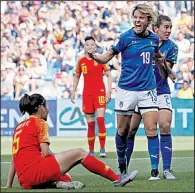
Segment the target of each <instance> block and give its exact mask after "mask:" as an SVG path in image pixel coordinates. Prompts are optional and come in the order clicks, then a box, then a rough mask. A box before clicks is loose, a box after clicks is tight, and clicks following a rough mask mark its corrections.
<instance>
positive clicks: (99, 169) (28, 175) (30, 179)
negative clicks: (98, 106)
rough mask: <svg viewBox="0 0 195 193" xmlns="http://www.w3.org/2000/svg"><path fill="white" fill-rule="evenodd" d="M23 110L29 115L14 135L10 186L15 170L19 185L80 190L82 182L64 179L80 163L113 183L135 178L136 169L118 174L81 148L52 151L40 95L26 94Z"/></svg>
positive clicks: (44, 105)
mask: <svg viewBox="0 0 195 193" xmlns="http://www.w3.org/2000/svg"><path fill="white" fill-rule="evenodd" d="M19 108H20V111H21V113H23V114H25V113H26V112H27V113H28V114H29V115H30V116H29V118H28V119H26V120H25V121H22V122H20V123H19V124H18V125H17V126H16V129H15V131H14V134H13V143H12V154H13V160H12V162H11V165H10V170H9V175H8V181H7V188H11V187H12V183H13V179H14V176H15V173H16V174H17V177H18V181H19V183H20V185H21V186H22V187H23V188H25V189H33V188H51V187H52V188H61V189H77V188H82V187H83V186H84V185H83V184H82V183H81V182H77V181H75V182H74V181H73V182H72V181H71V180H69V182H68V180H67V179H65V180H64V177H63V176H64V174H66V173H67V172H68V171H69V170H70V169H71V168H73V167H74V166H76V165H77V164H79V163H80V164H82V165H83V166H84V167H85V168H86V169H88V170H89V171H91V172H93V173H95V174H98V175H101V176H102V177H104V178H107V179H109V180H110V181H112V182H113V184H114V186H124V185H126V184H127V183H128V182H131V181H132V180H134V179H135V177H136V175H137V173H138V172H137V171H136V170H135V171H133V172H132V173H128V174H126V175H118V174H116V173H115V172H114V171H113V170H112V169H111V168H110V167H109V166H107V165H106V164H104V163H103V162H101V161H100V160H98V159H96V158H95V157H94V156H91V155H90V154H88V153H87V152H85V151H84V150H83V149H81V148H77V149H72V150H67V151H62V152H60V153H53V152H52V151H51V150H50V148H49V144H50V142H49V136H48V125H47V122H46V121H47V116H48V112H49V110H48V107H47V103H46V100H45V98H44V97H43V96H42V95H40V94H33V95H31V96H29V95H27V94H25V95H24V96H23V97H22V98H21V99H20V102H19Z"/></svg>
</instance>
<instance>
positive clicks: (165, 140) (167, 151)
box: [160, 134, 172, 170]
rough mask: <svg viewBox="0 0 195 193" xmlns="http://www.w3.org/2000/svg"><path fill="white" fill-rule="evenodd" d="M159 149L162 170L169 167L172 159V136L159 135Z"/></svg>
mask: <svg viewBox="0 0 195 193" xmlns="http://www.w3.org/2000/svg"><path fill="white" fill-rule="evenodd" d="M160 149H161V154H162V161H163V170H166V169H170V167H171V159H172V137H171V135H170V134H168V135H160Z"/></svg>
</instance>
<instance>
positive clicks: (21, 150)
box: [12, 116, 61, 189]
mask: <svg viewBox="0 0 195 193" xmlns="http://www.w3.org/2000/svg"><path fill="white" fill-rule="evenodd" d="M40 143H49V139H48V125H47V123H46V121H44V120H42V119H39V118H37V117H35V116H30V117H29V119H27V120H25V121H23V122H21V123H19V124H18V126H17V127H16V129H15V132H14V135H13V144H12V153H13V161H14V166H15V170H16V174H17V176H18V181H19V183H20V185H21V186H22V187H23V188H26V189H30V188H32V186H33V185H38V184H42V183H45V182H47V181H51V180H54V181H55V180H60V179H61V174H60V167H59V164H58V162H57V161H56V159H55V157H54V156H49V157H46V158H45V157H43V156H42V154H41V149H40Z"/></svg>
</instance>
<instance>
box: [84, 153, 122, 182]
mask: <svg viewBox="0 0 195 193" xmlns="http://www.w3.org/2000/svg"><path fill="white" fill-rule="evenodd" d="M81 164H82V165H83V166H84V167H85V168H86V169H88V170H89V171H91V172H93V173H95V174H98V175H100V176H103V177H105V178H107V179H109V180H110V181H116V180H119V179H120V176H119V175H117V174H116V173H115V172H114V171H113V170H112V169H111V168H110V167H109V166H107V165H106V164H105V163H103V162H102V161H100V160H98V159H97V158H95V157H94V156H91V155H90V154H88V155H87V156H86V157H85V158H84V160H83V161H82V162H81Z"/></svg>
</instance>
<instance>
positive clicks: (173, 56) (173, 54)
mask: <svg viewBox="0 0 195 193" xmlns="http://www.w3.org/2000/svg"><path fill="white" fill-rule="evenodd" d="M177 55H178V47H177V45H174V46H173V47H172V49H170V51H169V52H168V54H167V56H166V61H167V62H170V63H172V64H176V62H177Z"/></svg>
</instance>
